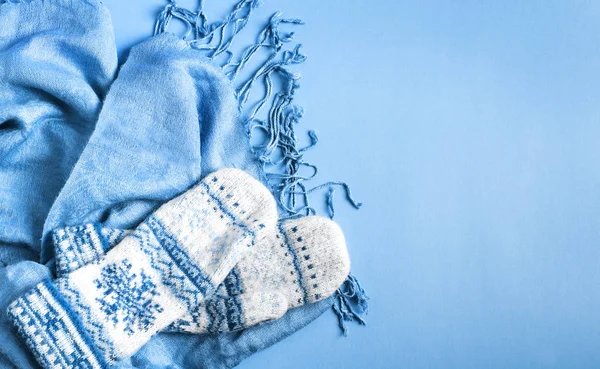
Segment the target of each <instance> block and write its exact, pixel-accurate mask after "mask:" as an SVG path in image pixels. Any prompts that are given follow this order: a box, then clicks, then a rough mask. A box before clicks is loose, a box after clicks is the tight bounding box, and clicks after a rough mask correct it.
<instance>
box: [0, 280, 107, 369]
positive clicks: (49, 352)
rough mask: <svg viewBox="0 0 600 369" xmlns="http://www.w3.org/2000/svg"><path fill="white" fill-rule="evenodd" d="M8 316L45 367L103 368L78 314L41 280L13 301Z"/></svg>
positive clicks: (51, 286) (104, 362)
mask: <svg viewBox="0 0 600 369" xmlns="http://www.w3.org/2000/svg"><path fill="white" fill-rule="evenodd" d="M8 316H9V317H10V319H11V320H12V321H13V323H14V324H15V326H16V327H17V329H18V331H19V333H20V334H21V336H22V337H23V338H24V340H25V342H26V343H27V345H28V346H29V349H30V350H31V351H32V352H33V354H34V356H35V357H36V359H37V360H38V362H39V363H40V364H42V365H43V366H44V367H45V368H90V369H92V368H94V369H96V368H107V367H108V363H107V362H106V360H105V359H104V357H103V356H102V354H101V353H100V350H99V349H98V348H97V347H96V345H95V344H94V341H93V340H92V338H91V336H90V334H89V333H88V331H87V330H86V329H85V327H84V325H83V323H82V321H81V319H80V317H79V315H78V314H77V313H75V311H74V310H73V309H72V307H71V306H70V305H69V303H68V302H67V301H66V300H65V298H63V296H62V295H61V294H60V292H59V291H58V289H57V288H56V286H55V285H54V284H53V283H52V282H51V281H50V280H47V281H44V282H42V283H40V284H38V285H37V286H36V287H35V288H33V289H32V290H30V291H29V292H27V293H26V294H25V295H23V296H22V297H20V298H19V299H17V300H15V301H13V302H12V303H11V304H10V306H9V307H8Z"/></svg>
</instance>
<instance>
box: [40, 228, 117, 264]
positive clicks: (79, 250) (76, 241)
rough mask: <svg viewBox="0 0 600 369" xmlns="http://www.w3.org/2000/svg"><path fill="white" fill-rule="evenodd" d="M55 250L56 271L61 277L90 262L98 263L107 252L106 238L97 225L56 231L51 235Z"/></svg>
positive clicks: (107, 243)
mask: <svg viewBox="0 0 600 369" xmlns="http://www.w3.org/2000/svg"><path fill="white" fill-rule="evenodd" d="M52 240H53V242H54V246H55V250H56V270H57V274H58V275H61V274H64V273H68V272H70V271H73V270H75V269H77V268H79V267H80V266H82V265H85V264H88V263H90V262H92V261H99V260H100V259H101V257H102V256H103V255H104V254H105V253H106V252H107V251H108V250H109V248H110V247H109V245H110V243H109V242H107V241H108V238H107V237H104V236H103V235H102V234H101V231H100V226H99V225H98V224H86V225H83V226H75V227H67V228H63V229H57V230H55V231H54V232H53V234H52Z"/></svg>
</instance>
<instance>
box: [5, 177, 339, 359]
mask: <svg viewBox="0 0 600 369" xmlns="http://www.w3.org/2000/svg"><path fill="white" fill-rule="evenodd" d="M276 218H277V212H276V206H275V204H274V200H273V198H272V196H271V194H270V193H269V191H268V190H267V189H266V188H265V187H264V186H263V185H262V184H260V183H259V182H257V181H256V180H254V179H252V178H251V177H249V176H248V175H246V174H245V173H243V172H241V171H239V170H234V169H226V170H222V171H219V172H216V173H214V174H212V175H209V176H207V177H206V178H205V179H203V180H202V181H200V182H199V183H198V184H197V185H196V186H194V188H192V189H190V190H189V191H187V192H185V193H184V194H182V195H180V196H179V197H177V198H175V199H173V200H171V201H169V202H167V203H166V204H164V205H163V206H161V207H160V208H159V209H158V210H157V211H156V212H155V213H153V214H152V215H150V216H149V217H148V218H147V219H146V220H144V222H142V223H141V224H140V225H139V226H138V227H137V228H136V229H135V230H132V231H119V230H111V229H108V228H101V227H99V226H98V225H84V226H79V227H67V228H64V229H59V230H57V231H55V234H54V241H55V246H56V250H57V271H58V273H59V274H60V278H58V279H57V280H55V281H52V282H51V281H45V282H42V283H41V284H39V285H38V286H36V287H35V288H34V289H33V290H31V291H29V292H28V293H26V294H25V295H24V296H22V297H21V298H19V299H17V300H16V301H15V302H13V303H12V304H11V305H10V307H9V315H10V316H11V318H12V320H13V322H14V323H15V325H16V326H17V328H18V330H19V332H20V333H21V334H22V335H23V336H24V338H25V340H26V342H27V344H28V345H29V347H30V348H31V350H32V351H33V352H34V354H35V356H36V358H37V360H38V361H39V362H40V364H41V365H42V366H43V367H46V368H73V367H77V368H80V367H81V368H103V367H107V366H108V365H110V364H112V363H114V362H116V361H118V360H119V359H121V358H124V357H127V356H129V355H131V354H133V353H134V352H136V351H137V350H138V349H139V348H140V347H141V346H142V345H143V344H144V343H146V342H147V341H148V340H149V339H150V338H151V337H152V336H153V335H154V334H156V333H157V332H159V331H162V330H175V331H186V332H194V333H202V332H214V331H231V330H237V329H242V328H244V327H248V326H251V325H254V324H257V323H260V322H262V321H265V320H270V319H275V318H278V317H280V316H281V315H283V314H284V313H285V311H287V310H288V309H289V308H292V307H295V306H299V305H301V304H304V303H308V302H314V301H318V300H320V299H322V298H325V297H327V296H329V295H330V294H332V293H333V292H334V291H335V290H336V289H337V288H338V287H339V285H340V284H341V283H342V282H343V280H344V278H345V277H346V275H347V274H348V272H349V258H348V254H347V251H346V248H345V243H344V240H343V235H342V234H341V231H340V230H339V228H338V227H337V226H336V225H335V224H334V223H333V222H331V221H329V220H327V219H324V218H319V217H306V218H302V219H298V220H289V221H286V222H281V223H279V224H277V223H276ZM329 246H332V247H329Z"/></svg>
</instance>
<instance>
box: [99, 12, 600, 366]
mask: <svg viewBox="0 0 600 369" xmlns="http://www.w3.org/2000/svg"><path fill="white" fill-rule="evenodd" d="M211 2H217V0H207V3H208V4H207V5H208V6H209V8H210V5H211V4H210V3H211ZM105 3H106V5H107V6H108V7H109V8H110V9H111V10H112V15H113V21H114V25H115V32H116V37H117V41H118V43H119V47H120V49H121V50H124V49H126V48H128V47H129V46H131V45H132V44H134V43H136V42H138V41H140V40H142V39H143V38H145V37H146V36H147V35H148V34H149V33H150V32H151V30H152V27H153V20H154V16H155V14H156V11H157V10H158V9H160V7H161V6H162V5H163V4H164V2H163V1H162V0H152V1H149V0H136V1H128V2H123V1H118V0H105ZM180 5H189V6H193V5H194V2H193V1H188V2H186V1H181V2H180ZM278 9H282V10H284V11H285V14H286V15H288V16H298V17H301V18H303V19H304V20H305V21H306V22H307V25H306V26H304V27H301V28H298V29H296V31H297V40H298V41H301V42H302V43H303V44H304V50H305V52H306V54H307V55H308V56H309V59H308V61H307V62H306V63H305V64H304V65H302V66H300V67H299V68H298V70H300V71H301V72H302V74H303V79H302V88H301V90H300V91H299V95H298V101H299V102H301V103H302V104H303V105H304V107H305V108H306V115H305V119H304V120H303V122H302V124H301V125H300V126H299V127H298V129H308V128H316V129H317V132H318V133H319V136H320V139H321V141H320V144H319V146H318V147H317V148H316V149H315V150H314V151H312V152H311V153H310V154H308V155H307V158H308V159H311V161H312V162H313V163H315V164H317V165H319V167H320V170H321V173H322V174H321V175H320V179H321V180H336V179H341V180H345V181H347V182H348V183H350V184H351V185H352V186H353V191H354V193H355V195H356V197H357V198H359V200H362V201H363V202H364V203H365V205H364V207H363V209H362V210H360V211H358V212H357V211H354V210H352V209H351V208H350V207H349V206H347V205H346V204H343V203H342V201H341V197H342V196H341V193H340V194H338V196H337V197H338V203H339V204H338V216H337V217H336V219H337V220H338V221H339V223H340V224H341V225H342V227H343V229H344V230H345V233H346V236H347V241H348V246H349V248H350V250H351V255H352V260H353V272H354V274H355V275H357V276H358V277H359V279H360V280H361V281H362V283H363V286H364V287H365V288H366V289H367V292H368V293H369V294H370V296H371V298H372V299H371V312H370V314H369V315H368V316H367V321H368V326H367V327H360V326H357V325H351V326H350V335H349V337H348V338H342V337H340V332H339V329H338V328H337V326H336V318H335V315H334V314H333V313H326V314H324V315H323V316H322V317H321V318H319V319H318V320H317V321H316V322H315V323H313V324H311V325H310V326H308V327H307V328H305V329H303V330H302V331H300V332H298V333H297V334H295V335H293V336H292V337H290V338H288V339H286V340H284V341H283V342H281V343H279V344H277V345H275V346H274V347H272V348H270V349H268V350H266V351H263V352H261V353H259V354H257V355H255V356H253V357H252V358H250V359H248V360H246V361H245V362H244V363H243V364H242V365H241V368H245V369H250V368H265V367H267V368H307V367H308V368H593V367H595V368H597V367H600V350H599V347H600V319H599V318H600V145H599V144H600V2H597V1H475V0H473V1H459V2H457V1H452V2H451V1H441V0H440V1H396V0H388V1H384V0H379V1H353V0H345V1H331V0H310V1H309V0H303V1H299V0H296V1H291V0H286V1H282V0H277V1H276V0H266V4H265V6H264V7H263V8H262V9H260V10H259V11H258V12H257V13H256V16H255V17H254V20H255V21H257V20H262V19H265V18H266V17H268V16H269V15H270V14H271V13H272V12H274V11H275V10H278ZM209 15H210V14H209ZM213 20H214V17H213ZM251 29H252V30H257V29H258V26H256V27H251ZM254 34H255V32H253V31H250V32H248V36H247V38H243V39H240V41H242V42H240V43H239V44H238V45H239V46H242V45H243V44H245V41H250V39H251V38H253V36H254Z"/></svg>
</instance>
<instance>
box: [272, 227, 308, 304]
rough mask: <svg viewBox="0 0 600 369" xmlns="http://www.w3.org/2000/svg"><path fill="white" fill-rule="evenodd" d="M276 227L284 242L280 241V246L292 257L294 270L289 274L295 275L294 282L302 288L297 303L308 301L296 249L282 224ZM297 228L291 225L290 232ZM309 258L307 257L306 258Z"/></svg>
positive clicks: (298, 239)
mask: <svg viewBox="0 0 600 369" xmlns="http://www.w3.org/2000/svg"><path fill="white" fill-rule="evenodd" d="M277 227H278V228H279V234H280V235H281V237H283V239H284V242H282V243H281V244H280V246H281V247H286V248H287V250H288V253H286V254H285V255H286V256H287V255H288V254H289V255H290V256H291V258H292V264H293V266H294V272H295V273H292V272H290V274H291V275H294V276H295V277H296V283H297V284H298V286H299V288H300V289H301V290H302V296H303V297H302V299H303V300H301V299H300V298H299V299H298V304H302V303H303V302H308V291H307V290H306V286H305V285H304V276H303V271H302V267H301V266H300V260H299V256H298V254H297V253H296V249H295V247H294V244H293V243H292V242H291V238H290V236H289V235H288V234H287V232H286V231H285V229H284V228H283V226H282V225H281V223H280V224H278V225H277ZM297 231H298V228H297V227H293V228H292V232H294V233H295V232H297ZM277 238H278V239H279V238H280V237H279V235H277ZM296 241H297V242H302V238H297V239H296ZM308 258H310V256H308ZM306 260H309V259H306Z"/></svg>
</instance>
